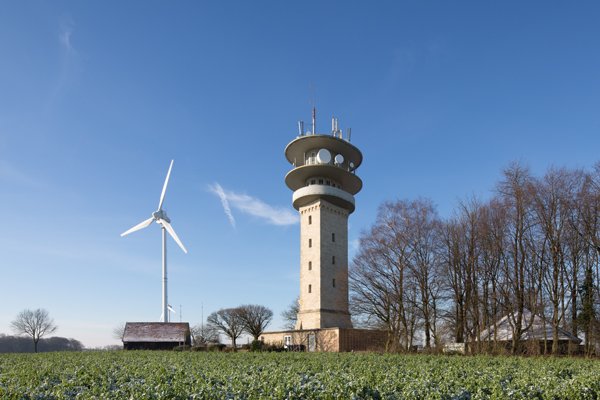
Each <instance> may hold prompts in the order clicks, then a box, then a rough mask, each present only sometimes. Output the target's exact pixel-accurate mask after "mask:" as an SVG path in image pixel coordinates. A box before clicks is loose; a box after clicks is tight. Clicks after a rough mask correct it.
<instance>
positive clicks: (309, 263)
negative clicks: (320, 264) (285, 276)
mask: <svg viewBox="0 0 600 400" xmlns="http://www.w3.org/2000/svg"><path fill="white" fill-rule="evenodd" d="M308 270H309V271H312V261H309V262H308Z"/></svg>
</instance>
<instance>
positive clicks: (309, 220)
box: [308, 215, 312, 225]
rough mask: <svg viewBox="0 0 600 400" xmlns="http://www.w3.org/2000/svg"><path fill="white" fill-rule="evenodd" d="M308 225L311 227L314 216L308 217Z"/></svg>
mask: <svg viewBox="0 0 600 400" xmlns="http://www.w3.org/2000/svg"><path fill="white" fill-rule="evenodd" d="M308 224H309V225H310V224H312V215H309V216H308Z"/></svg>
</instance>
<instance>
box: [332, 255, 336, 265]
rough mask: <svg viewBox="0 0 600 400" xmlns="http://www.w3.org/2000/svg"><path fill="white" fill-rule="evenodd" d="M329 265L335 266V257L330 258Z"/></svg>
mask: <svg viewBox="0 0 600 400" xmlns="http://www.w3.org/2000/svg"><path fill="white" fill-rule="evenodd" d="M331 263H332V264H335V256H331Z"/></svg>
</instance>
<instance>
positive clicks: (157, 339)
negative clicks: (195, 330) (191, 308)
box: [123, 322, 192, 350]
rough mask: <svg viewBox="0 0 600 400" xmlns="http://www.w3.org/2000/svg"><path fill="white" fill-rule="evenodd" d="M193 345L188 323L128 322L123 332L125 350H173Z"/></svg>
mask: <svg viewBox="0 0 600 400" xmlns="http://www.w3.org/2000/svg"><path fill="white" fill-rule="evenodd" d="M191 343H192V341H191V336H190V324H189V323H187V322H127V323H126V324H125V330H124V332H123V348H124V349H125V350H172V349H173V348H174V347H177V346H181V345H188V346H189V345H190V344H191Z"/></svg>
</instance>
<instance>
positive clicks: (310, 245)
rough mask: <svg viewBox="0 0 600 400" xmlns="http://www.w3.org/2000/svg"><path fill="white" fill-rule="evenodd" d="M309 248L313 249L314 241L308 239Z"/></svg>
mask: <svg viewBox="0 0 600 400" xmlns="http://www.w3.org/2000/svg"><path fill="white" fill-rule="evenodd" d="M308 247H312V239H308Z"/></svg>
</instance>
